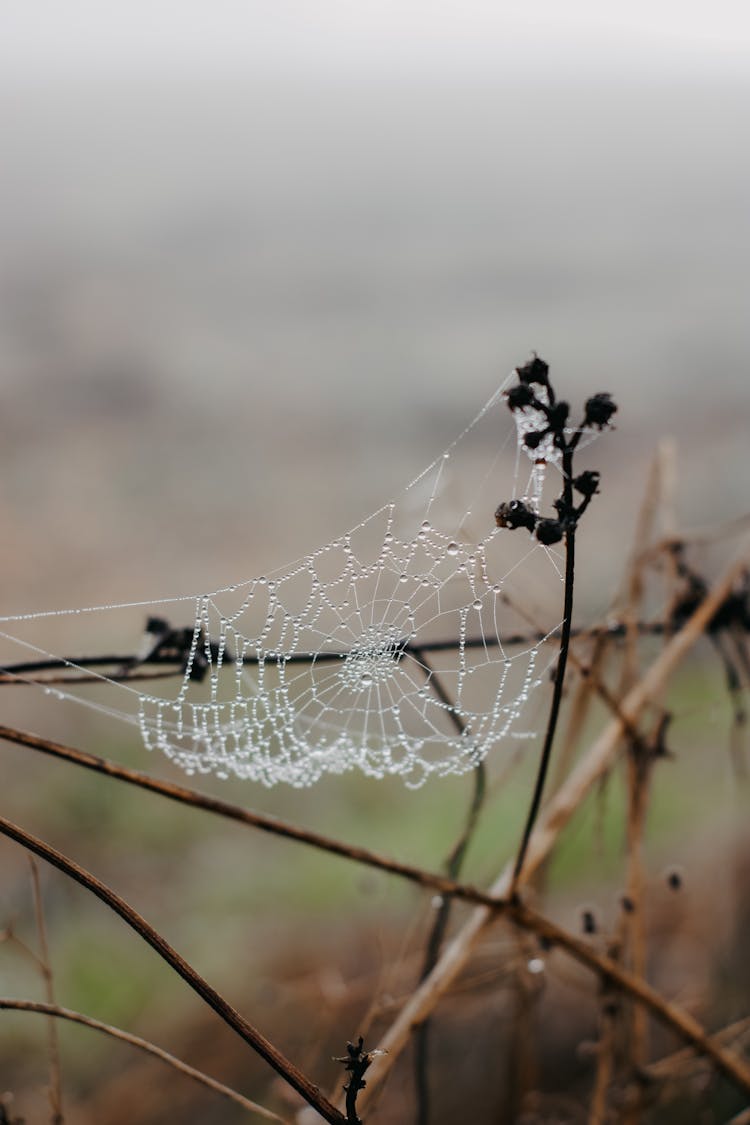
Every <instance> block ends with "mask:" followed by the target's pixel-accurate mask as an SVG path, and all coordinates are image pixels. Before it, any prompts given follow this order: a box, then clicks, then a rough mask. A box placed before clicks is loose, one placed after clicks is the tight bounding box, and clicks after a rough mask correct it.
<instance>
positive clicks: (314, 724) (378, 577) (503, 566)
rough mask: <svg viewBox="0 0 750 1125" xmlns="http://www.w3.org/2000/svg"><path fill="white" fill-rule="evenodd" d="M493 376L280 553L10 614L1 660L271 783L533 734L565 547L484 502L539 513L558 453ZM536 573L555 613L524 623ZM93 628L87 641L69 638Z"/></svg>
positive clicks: (412, 772)
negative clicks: (236, 572)
mask: <svg viewBox="0 0 750 1125" xmlns="http://www.w3.org/2000/svg"><path fill="white" fill-rule="evenodd" d="M503 390H504V386H501V387H500V388H499V389H498V390H497V391H496V392H495V394H493V396H492V397H491V398H490V400H489V402H487V403H486V405H485V406H484V407H483V408H482V409H481V410H480V411H479V413H478V414H477V415H476V417H475V418H474V419H473V421H472V422H471V423H470V424H469V425H468V426H467V427H466V428H465V429H464V430H463V432H462V433H461V434H460V436H459V437H458V438H457V439H456V440H455V441H454V442H453V443H452V444H451V445H449V446H448V448H447V449H446V450H445V451H444V452H443V453H442V454H441V455H440V456H438V458H437V459H436V460H435V461H433V462H432V464H430V465H429V467H428V468H427V469H425V470H424V471H423V472H422V473H420V475H419V476H417V477H416V479H415V480H413V481H412V483H411V484H410V485H408V487H407V488H405V489H404V491H403V492H402V493H401V494H400V495H399V496H398V497H397V498H396V499H395V500H393V501H391V502H389V503H386V504H385V505H383V506H382V507H381V508H380V509H379V510H378V511H376V512H375V513H374V514H373V515H371V516H369V517H368V518H367V519H364V520H363V521H362V522H361V523H359V524H357V526H356V527H354V528H352V529H351V530H350V531H348V532H346V533H345V534H342V535H340V536H339V537H338V538H336V539H334V540H333V541H332V542H329V543H327V544H325V545H324V546H322V547H318V548H317V549H315V550H313V551H311V553H310V554H308V555H306V556H305V557H304V558H301V559H299V560H298V561H297V562H295V563H294V564H293V565H291V566H287V567H284V568H282V569H279V570H276V571H273V572H269V573H268V574H266V575H263V576H260V577H256V578H251V579H247V580H242V581H238V582H237V583H235V584H233V585H231V586H228V587H225V588H222V589H219V590H214V591H212V592H210V593H203V594H200V595H197V596H191V597H179V598H167V599H159V600H158V601H153V602H146V601H144V602H140V603H137V604H132V603H131V604H128V605H109V606H96V607H90V608H85V609H75V610H56V611H52V612H49V611H45V612H36V613H24V614H16V615H14V616H10V617H5V618H2V619H1V625H2V633H1V634H0V635H1V636H2V638H3V644H4V647H3V653H2V662H3V665H4V667H5V668H6V672H5V673H4V674H5V675H6V677H7V676H11V677H15V678H17V679H18V680H19V681H23V680H27V681H29V682H31V681H33V682H36V683H39V682H40V681H41V682H42V684H43V686H42V690H43V691H45V692H46V693H47V694H48V695H50V696H51V697H52V698H53V700H59V701H65V702H75V703H78V704H80V705H81V706H85V707H88V708H94V709H96V710H99V711H101V712H104V713H105V714H106V715H108V716H112V718H116V719H121V720H124V721H126V722H129V723H131V724H134V725H136V726H137V727H138V728H139V730H140V733H141V736H142V739H143V743H144V745H145V746H146V747H147V748H148V749H149V750H154V751H161V752H163V753H164V754H165V755H166V756H167V757H168V758H169V759H171V760H172V761H173V762H175V763H177V764H178V765H179V766H181V767H182V768H183V769H184V770H185V771H186V772H187V773H189V774H195V773H200V774H204V773H213V774H216V775H217V776H219V777H231V776H234V777H237V778H245V779H250V780H252V781H255V782H260V783H262V784H264V785H273V784H276V783H278V782H286V783H289V784H291V785H294V786H307V785H310V784H312V783H313V782H315V781H316V780H317V779H319V778H320V777H321V776H322V775H324V774H342V773H344V772H346V771H350V770H353V769H357V770H361V771H362V772H363V773H365V774H367V775H369V776H372V777H385V776H387V775H397V776H400V777H402V778H403V779H404V780H405V781H406V783H407V784H409V785H412V786H417V785H420V784H422V783H423V782H424V781H425V780H426V779H427V778H428V777H430V776H445V775H448V774H460V773H463V772H465V771H467V770H470V769H472V768H473V767H474V766H476V765H477V763H479V762H480V761H482V760H483V759H484V758H485V757H486V756H487V755H488V754H491V753H492V752H493V751H497V750H500V749H501V748H502V747H504V746H510V745H513V740H515V739H518V738H525V737H529V736H530V735H531V734H532V733H533V731H530V730H529V729H528V727H527V725H525V724H526V720H525V711H526V705H527V702H528V700H529V697H530V696H531V694H532V693H533V692H534V691H535V689H536V688H537V687H538V686H539V684H540V683H541V682H542V680H543V679H544V677H545V673H546V671H547V670H548V668H549V665H550V662H551V661H552V660H554V658H555V646H554V645H545V640H546V639H547V638H548V636H549V635H551V634H552V633H553V632H554V631H555V629H556V628H557V626H558V625H559V616H560V613H561V610H560V602H561V595H562V588H561V580H560V555H559V554H556V553H555V552H554V551H551V550H549V549H548V548H546V547H544V546H542V545H541V544H540V543H538V542H537V541H536V540H535V539H533V538H532V537H531V536H530V535H528V533H527V532H525V531H522V530H521V531H517V532H515V533H513V534H509V533H508V532H507V531H503V530H500V529H498V528H497V527H496V525H495V520H494V511H495V508H496V507H497V505H498V503H499V502H500V501H502V500H510V499H513V498H521V499H524V500H525V501H526V502H527V504H529V505H531V506H533V507H534V508H535V510H537V511H538V510H539V506H540V504H542V503H543V488H544V483H545V472H546V473H547V474H548V475H549V476H550V477H556V478H557V479H556V480H555V482H554V486H553V487H554V492H551V495H556V494H557V492H559V484H560V480H559V473H560V467H559V459H558V458H559V454H558V451H557V450H556V449H554V447H552V446H551V444H550V443H549V442H546V443H542V445H541V446H539V447H538V448H537V449H536V450H535V451H534V452H533V453H531V452H530V451H529V450H527V449H526V448H525V447H524V445H523V437H524V434H525V433H526V432H527V431H528V430H532V429H537V428H539V421H540V418H539V417H538V412H537V411H534V410H533V409H532V408H531V407H528V408H526V409H525V410H522V411H514V413H513V414H511V412H510V411H509V410H508V408H507V402H506V400H505V397H504V394H503ZM541 393H544V391H542V392H541ZM527 454H528V456H527ZM540 584H543V585H546V588H547V590H548V591H549V590H550V588H551V591H552V597H551V598H550V599H548V600H549V601H550V603H551V604H552V605H553V606H554V607H555V609H554V614H555V615H556V616H553V618H552V620H549V618H548V619H547V621H546V622H544V623H542V624H541V625H540V624H538V623H537V624H535V625H534V627H529V621H528V619H524V618H522V617H519V615H518V606H519V604H524V599H525V598H526V596H527V594H528V591H529V589H534V587H535V586H536V587H537V588H538V587H539V586H540ZM144 618H146V619H147V621H148V624H147V628H146V632H145V634H144V632H143V621H144ZM94 624H95V625H96V628H94V627H93V626H94ZM520 624H523V625H524V629H525V635H524V636H523V637H520V635H519V628H520ZM51 625H54V626H55V628H54V630H53V633H54V637H55V647H56V649H57V653H55V651H54V650H53V649H51V648H50V646H49V644H45V633H47V635H49V630H50V627H51ZM68 625H69V634H70V640H69V641H68V640H65V641H64V642H62V643H61V640H60V637H61V635H64V634H65V632H66V626H68ZM521 631H522V632H524V630H521ZM104 635H106V636H107V638H108V642H107V643H108V646H109V647H108V648H107V649H106V650H105V652H104V653H101V654H100V656H99V657H98V658H94V657H92V656H90V655H88V656H81V655H79V656H75V655H71V653H73V654H75V652H78V653H79V654H80V653H81V652H86V651H87V649H86V648H85V647H83V646H84V645H86V644H87V643H89V644H90V643H92V642H91V641H89V640H87V638H89V637H94V636H96V637H98V638H101V637H102V636H104ZM139 638H141V642H142V644H143V646H144V647H143V648H142V650H141V652H140V653H136V654H135V655H133V653H134V652H135V650H136V649H137V647H138V644H139ZM144 638H145V639H144ZM63 644H64V645H65V647H64V648H63V647H62V645H63ZM61 651H63V652H64V653H65V655H64V656H60V655H59V653H60V652H61ZM122 651H124V652H126V653H129V654H130V655H129V656H128V657H127V658H123V659H122V661H120V659H119V658H118V657H117V656H110V657H108V656H107V655H106V653H107V652H108V653H113V652H114V653H118V652H122ZM169 660H172V662H173V663H175V662H176V663H175V667H174V668H172V675H171V678H170V677H169V676H168V675H166V677H165V678H160V675H161V676H165V673H164V671H163V666H164V665H167V664H168V662H169ZM7 669H12V671H10V672H8V671H7ZM167 672H169V668H167ZM149 675H150V676H151V678H150V679H149V678H148V677H149ZM45 681H46V682H45Z"/></svg>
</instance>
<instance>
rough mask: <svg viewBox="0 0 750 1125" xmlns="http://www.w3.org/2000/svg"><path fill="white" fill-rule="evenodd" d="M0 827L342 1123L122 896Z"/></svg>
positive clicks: (6, 824) (36, 842) (26, 836)
mask: <svg viewBox="0 0 750 1125" xmlns="http://www.w3.org/2000/svg"><path fill="white" fill-rule="evenodd" d="M0 832H1V833H2V834H3V835H4V836H8V837H9V838H10V839H11V840H15V841H16V842H17V843H19V844H21V846H22V847H24V848H26V849H27V850H28V851H30V852H33V853H34V854H35V855H38V856H41V858H42V859H45V860H46V861H47V862H48V863H50V864H52V866H53V867H56V868H57V869H58V870H59V871H62V872H64V874H66V875H68V876H70V878H71V879H74V880H75V882H77V883H80V885H81V886H83V887H86V889H87V890H89V891H91V892H92V894H94V895H96V897H97V898H98V899H101V901H102V902H104V903H105V904H106V905H107V906H108V907H109V908H110V909H111V910H113V911H114V912H115V914H118V915H119V916H120V917H121V918H122V920H123V921H124V922H125V923H126V924H127V925H128V926H130V927H131V929H133V930H135V932H136V933H137V934H138V935H139V937H141V938H142V939H143V940H144V941H145V942H146V943H147V944H148V945H150V946H151V948H152V949H153V950H155V951H156V953H158V954H159V956H160V957H161V958H163V960H164V961H166V962H167V964H168V965H169V966H170V967H171V968H172V969H174V971H175V972H176V973H177V974H178V976H180V977H182V979H183V980H184V981H185V982H186V984H188V985H189V987H190V988H192V989H193V991H194V992H196V993H197V994H198V996H200V997H201V999H202V1000H204V1001H205V1003H206V1004H208V1006H209V1007H210V1008H212V1009H213V1010H214V1011H215V1012H216V1014H217V1015H218V1016H220V1017H221V1019H223V1020H224V1022H225V1023H226V1024H228V1025H229V1027H231V1028H232V1030H233V1031H235V1032H236V1033H237V1034H238V1035H239V1036H240V1037H241V1038H242V1039H244V1040H245V1042H246V1043H248V1044H249V1045H250V1046H251V1047H252V1048H253V1050H254V1051H256V1052H257V1054H259V1055H260V1056H261V1058H262V1059H264V1060H265V1061H266V1062H267V1063H268V1064H269V1066H271V1067H273V1069H274V1070H275V1071H276V1073H277V1074H280V1075H281V1077H282V1078H283V1079H284V1080H285V1081H286V1082H288V1084H289V1085H290V1086H291V1087H292V1088H293V1089H294V1090H296V1091H297V1093H298V1094H300V1095H301V1096H302V1097H303V1098H304V1099H305V1101H307V1102H308V1103H309V1104H310V1105H311V1106H312V1107H313V1108H314V1109H316V1110H317V1111H318V1113H319V1114H320V1115H321V1117H322V1118H323V1119H324V1120H325V1121H328V1122H329V1125H344V1122H345V1118H344V1116H343V1114H342V1113H341V1112H340V1111H339V1110H338V1109H337V1108H336V1106H334V1105H332V1103H331V1102H329V1101H328V1099H327V1098H326V1097H325V1096H324V1095H323V1094H322V1093H321V1092H320V1090H319V1089H318V1087H317V1086H315V1085H313V1083H312V1082H311V1081H310V1080H309V1078H307V1077H306V1075H304V1074H303V1073H302V1071H300V1070H298V1068H297V1067H296V1066H295V1065H294V1064H293V1063H291V1062H290V1061H289V1060H288V1059H287V1058H286V1057H285V1056H284V1055H283V1054H282V1053H281V1051H279V1050H278V1049H277V1048H276V1047H274V1045H273V1043H271V1042H270V1041H269V1040H268V1039H266V1038H265V1036H263V1035H262V1034H261V1033H260V1032H259V1031H258V1030H257V1029H256V1028H255V1027H253V1025H252V1024H251V1023H249V1022H248V1020H246V1019H245V1018H244V1016H241V1015H240V1013H239V1012H237V1011H236V1010H235V1009H234V1008H233V1007H232V1006H231V1005H230V1004H229V1003H228V1001H227V1000H225V999H224V997H223V996H221V995H220V994H219V993H218V992H217V991H216V990H215V989H214V988H212V987H211V985H210V984H209V983H208V981H206V980H204V979H203V977H202V976H200V974H199V973H197V972H196V970H195V969H194V968H193V967H192V966H191V965H189V964H188V963H187V961H185V960H184V959H183V958H182V957H181V956H180V954H179V953H178V952H177V951H176V950H175V949H173V948H172V946H171V945H170V944H169V943H168V942H167V941H166V939H165V938H163V937H162V936H161V934H160V933H158V932H157V931H156V930H155V929H154V928H153V926H151V925H149V923H148V922H147V921H146V919H145V918H142V917H141V915H140V914H138V913H137V911H136V910H134V909H133V907H132V906H130V905H129V904H128V903H127V902H125V900H124V899H122V898H120V896H119V895H118V894H116V893H115V892H114V891H113V890H112V889H111V888H110V887H108V886H107V885H106V884H105V883H102V882H101V880H99V879H97V878H96V876H95V875H92V874H91V873H90V872H89V871H86V870H85V869H84V868H83V867H80V866H79V865H78V864H77V863H75V862H74V861H73V860H72V859H69V858H68V857H67V856H65V855H63V854H62V853H61V852H58V851H56V849H55V848H53V847H51V846H50V845H49V844H47V843H45V842H44V841H43V840H40V839H38V838H37V837H36V836H32V835H31V833H29V832H26V831H25V830H24V829H23V828H19V827H18V825H16V824H13V823H12V822H11V821H9V820H6V819H5V817H0Z"/></svg>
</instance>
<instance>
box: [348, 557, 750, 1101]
mask: <svg viewBox="0 0 750 1125" xmlns="http://www.w3.org/2000/svg"><path fill="white" fill-rule="evenodd" d="M746 559H747V556H746V554H745V553H743V554H742V555H741V556H740V558H739V559H738V560H737V561H736V562H734V563H733V564H732V565H731V566H729V567H728V568H727V570H726V571H725V572H724V574H723V575H722V577H721V578H720V579H719V581H718V582H717V583H716V584H715V585H714V586H713V588H712V589H711V591H710V593H709V594H708V595H707V597H706V598H705V599H704V600H703V601H702V603H701V604H700V606H699V607H698V608H697V609H696V610H695V612H694V613H693V614H692V615H691V616H690V618H689V619H688V621H687V622H686V623H685V625H684V626H683V627H682V628H681V629H680V630H679V632H677V633H676V634H675V635H674V636H673V637H672V639H671V640H670V641H669V642H668V644H666V645H665V647H664V648H663V649H662V651H661V653H660V654H659V655H658V656H657V658H656V659H655V660H654V662H653V664H652V665H651V667H650V668H649V669H648V671H647V672H646V674H645V675H644V676H643V677H642V678H641V679H640V681H639V682H638V684H636V686H635V687H634V688H633V689H632V690H631V691H630V692H628V694H627V696H626V698H625V699H624V700H623V702H622V706H621V712H622V716H623V717H624V718H625V719H626V720H627V721H628V722H630V723H634V722H635V721H636V719H637V718H638V716H639V715H640V713H641V712H642V710H643V709H644V707H645V706H646V705H647V704H648V703H649V702H650V700H651V699H652V698H653V697H654V696H655V695H656V694H657V693H658V692H659V691H660V690H661V687H662V686H663V684H665V683H666V681H667V680H668V679H669V677H670V676H671V675H672V673H673V672H674V670H675V668H677V666H678V665H679V664H680V662H681V661H682V659H683V658H684V657H685V656H686V655H687V653H688V652H689V651H690V649H691V648H692V647H693V645H694V644H695V643H696V641H697V640H698V638H699V637H700V636H701V635H702V633H703V631H704V630H705V628H706V626H707V625H708V623H709V621H710V620H711V618H712V617H713V615H714V613H715V612H716V610H717V609H718V608H719V606H720V605H721V603H722V602H723V601H724V599H725V598H726V596H727V594H728V593H729V591H730V590H731V588H732V585H733V583H734V582H735V580H736V578H737V577H738V575H739V574H740V573H741V572H742V569H743V567H744V566H745V564H746ZM622 731H623V722H622V720H621V719H619V718H618V719H615V720H613V721H612V722H610V723H609V724H608V725H607V727H605V729H604V731H603V732H602V733H601V735H600V736H599V737H598V738H597V739H596V740H595V742H594V744H593V745H592V746H591V747H590V749H589V750H588V752H587V753H586V754H585V755H584V756H583V757H582V758H581V760H580V761H579V762H578V764H577V765H576V766H575V768H574V769H573V770H572V772H571V774H570V776H569V777H568V779H567V781H566V782H565V784H564V785H563V786H562V788H561V789H560V790H559V792H558V793H557V794H556V795H555V796H554V797H553V798H552V800H551V801H550V802H549V803H548V805H547V806H546V808H545V809H544V810H543V812H542V814H541V817H540V819H539V822H538V823H537V825H536V827H535V830H534V832H533V833H532V835H531V837H530V840H529V847H528V853H527V858H526V861H525V863H524V870H523V877H522V881H526V880H528V879H529V877H530V876H531V875H532V874H533V873H534V871H536V870H537V868H538V867H539V865H540V864H541V863H543V862H544V860H545V859H546V858H547V856H548V855H549V854H550V851H551V850H552V847H553V846H554V844H555V841H556V840H557V837H558V836H559V834H560V832H561V831H562V830H563V828H564V827H565V826H566V824H567V823H568V822H569V821H570V819H571V818H572V816H573V815H574V813H575V811H576V809H577V808H578V806H579V805H580V804H581V803H582V801H583V800H584V798H585V797H586V796H587V794H588V793H589V792H590V791H591V789H592V787H593V786H594V785H595V784H596V782H597V781H598V780H599V778H600V777H602V775H603V774H604V773H605V772H606V771H607V770H608V769H609V768H610V766H611V763H612V761H613V759H614V756H615V754H616V752H617V750H618V748H619V746H620V744H621V739H622ZM512 874H513V870H512V868H507V867H506V868H505V869H504V870H503V871H502V872H501V873H500V875H499V876H498V878H497V879H496V880H495V882H494V883H493V885H492V886H491V888H490V894H492V895H495V896H497V897H500V898H503V897H505V896H507V894H508V891H509V889H510V886H511V881H512ZM493 916H494V915H493V911H492V910H490V909H487V908H486V907H480V908H478V909H477V910H475V911H474V912H473V914H472V915H471V917H470V918H469V919H468V921H467V922H466V923H465V925H464V927H463V929H462V930H461V931H460V932H459V933H458V934H457V935H456V937H455V938H454V939H453V941H452V942H451V943H450V945H449V946H448V947H447V948H446V949H445V951H444V952H443V954H442V956H441V957H440V960H439V961H438V963H437V964H436V965H435V968H434V969H433V971H432V972H431V973H430V975H429V977H427V978H426V979H425V980H424V981H423V982H422V984H421V985H420V986H419V988H417V989H416V990H415V991H414V993H413V994H412V995H411V996H410V997H409V1000H408V1001H407V1003H406V1004H405V1005H404V1007H403V1009H402V1010H401V1012H400V1013H399V1015H398V1016H397V1017H396V1019H395V1020H394V1022H393V1023H392V1024H391V1027H390V1028H389V1029H388V1030H387V1032H386V1033H385V1035H384V1036H383V1038H382V1040H381V1043H380V1046H381V1047H382V1048H384V1049H385V1050H386V1051H387V1052H388V1054H386V1055H383V1056H381V1057H380V1058H378V1059H376V1060H375V1062H374V1063H373V1065H372V1067H371V1068H370V1071H369V1074H368V1086H367V1090H365V1091H363V1095H362V1098H361V1100H360V1106H361V1105H362V1104H363V1103H366V1102H367V1101H368V1100H369V1099H370V1098H371V1097H372V1096H373V1094H374V1093H375V1091H376V1089H377V1088H378V1086H379V1085H380V1084H381V1083H382V1082H383V1081H384V1079H385V1077H386V1075H387V1074H388V1072H389V1071H390V1069H391V1067H392V1066H393V1065H394V1063H395V1062H396V1059H397V1058H398V1056H399V1055H400V1053H401V1051H402V1050H403V1049H404V1047H405V1045H406V1043H407V1042H408V1041H409V1037H410V1035H411V1033H412V1030H413V1029H414V1028H415V1027H416V1026H418V1025H419V1024H420V1023H421V1022H422V1021H423V1020H424V1019H426V1018H427V1016H428V1015H429V1014H430V1012H431V1011H432V1010H433V1008H434V1007H435V1005H436V1004H437V1002H438V1001H439V999H440V997H441V996H443V995H444V994H445V992H446V991H447V990H448V989H449V988H450V987H451V985H452V983H453V981H454V980H455V979H456V977H457V976H458V974H459V972H460V971H461V969H462V968H463V966H464V965H465V964H466V962H467V960H468V959H469V957H470V956H471V953H472V951H473V950H474V948H475V946H476V944H477V942H478V941H479V940H480V938H481V937H482V935H483V933H484V931H485V929H486V927H487V926H488V925H489V924H490V923H491V921H492V920H493Z"/></svg>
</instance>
